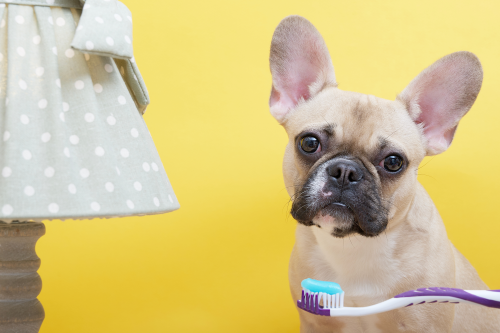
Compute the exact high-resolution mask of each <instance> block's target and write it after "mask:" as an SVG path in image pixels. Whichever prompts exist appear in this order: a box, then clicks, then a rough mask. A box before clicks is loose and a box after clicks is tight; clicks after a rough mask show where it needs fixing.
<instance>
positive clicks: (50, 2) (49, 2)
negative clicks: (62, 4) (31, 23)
mask: <svg viewBox="0 0 500 333" xmlns="http://www.w3.org/2000/svg"><path fill="white" fill-rule="evenodd" d="M45 1H46V2H47V4H49V5H53V4H54V0H45Z"/></svg>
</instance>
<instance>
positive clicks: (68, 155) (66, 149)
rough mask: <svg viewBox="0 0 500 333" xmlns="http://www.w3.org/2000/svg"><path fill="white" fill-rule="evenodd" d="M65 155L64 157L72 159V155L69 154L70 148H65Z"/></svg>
mask: <svg viewBox="0 0 500 333" xmlns="http://www.w3.org/2000/svg"><path fill="white" fill-rule="evenodd" d="M63 153H64V155H66V157H70V156H71V155H70V153H69V148H68V147H66V148H64V150H63Z"/></svg>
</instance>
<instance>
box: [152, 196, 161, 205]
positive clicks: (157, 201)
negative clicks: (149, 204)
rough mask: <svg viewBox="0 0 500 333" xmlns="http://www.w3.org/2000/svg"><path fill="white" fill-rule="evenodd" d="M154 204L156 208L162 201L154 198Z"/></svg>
mask: <svg viewBox="0 0 500 333" xmlns="http://www.w3.org/2000/svg"><path fill="white" fill-rule="evenodd" d="M153 202H154V204H155V206H156V207H158V206H160V200H158V198H157V197H154V198H153Z"/></svg>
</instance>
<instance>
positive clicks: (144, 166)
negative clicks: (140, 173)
mask: <svg viewBox="0 0 500 333" xmlns="http://www.w3.org/2000/svg"><path fill="white" fill-rule="evenodd" d="M142 168H143V169H144V171H146V172H149V170H150V168H149V163H148V162H144V163H142Z"/></svg>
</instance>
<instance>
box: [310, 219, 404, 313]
mask: <svg viewBox="0 0 500 333" xmlns="http://www.w3.org/2000/svg"><path fill="white" fill-rule="evenodd" d="M312 233H313V235H314V237H315V239H316V241H317V245H316V246H314V247H313V248H312V249H313V251H317V253H316V255H313V256H311V258H312V259H311V260H314V262H312V266H313V267H314V269H315V270H316V274H317V276H318V277H319V276H321V278H322V279H324V280H326V281H336V282H337V283H339V284H340V285H341V286H342V289H343V290H344V291H345V292H346V295H349V298H351V299H354V300H356V303H358V302H359V303H368V302H370V301H372V300H373V299H374V298H379V297H382V296H384V295H387V293H388V292H390V290H391V288H393V287H394V286H395V285H397V284H398V282H399V281H400V280H401V279H403V278H404V275H403V273H402V272H401V269H400V267H399V266H400V264H401V263H400V262H399V260H398V259H396V256H395V255H394V251H395V249H396V238H397V237H398V232H397V231H394V232H390V233H386V234H385V235H381V236H379V237H374V238H366V237H362V236H358V235H353V236H350V237H344V238H342V239H340V238H334V237H332V236H331V235H330V234H328V233H327V232H325V231H323V230H321V229H319V228H312ZM359 305H361V304H359ZM367 305H369V304H367ZM346 306H349V304H346Z"/></svg>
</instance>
